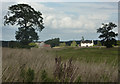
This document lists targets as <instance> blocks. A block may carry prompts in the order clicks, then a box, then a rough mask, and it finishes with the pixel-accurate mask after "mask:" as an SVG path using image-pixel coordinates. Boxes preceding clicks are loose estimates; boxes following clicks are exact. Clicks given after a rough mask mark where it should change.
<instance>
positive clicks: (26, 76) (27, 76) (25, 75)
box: [20, 68, 35, 82]
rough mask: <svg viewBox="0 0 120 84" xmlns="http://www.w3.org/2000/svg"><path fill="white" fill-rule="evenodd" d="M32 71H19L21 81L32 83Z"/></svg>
mask: <svg viewBox="0 0 120 84" xmlns="http://www.w3.org/2000/svg"><path fill="white" fill-rule="evenodd" d="M34 74H35V73H34V70H32V69H31V68H29V69H27V70H25V69H24V68H22V69H21V73H20V77H21V78H22V79H23V82H32V81H33V80H34Z"/></svg>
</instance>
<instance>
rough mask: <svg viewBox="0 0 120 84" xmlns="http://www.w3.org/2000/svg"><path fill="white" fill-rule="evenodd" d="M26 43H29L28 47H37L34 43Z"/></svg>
mask: <svg viewBox="0 0 120 84" xmlns="http://www.w3.org/2000/svg"><path fill="white" fill-rule="evenodd" d="M28 45H29V46H30V47H36V48H38V46H37V44H35V43H29V44H28Z"/></svg>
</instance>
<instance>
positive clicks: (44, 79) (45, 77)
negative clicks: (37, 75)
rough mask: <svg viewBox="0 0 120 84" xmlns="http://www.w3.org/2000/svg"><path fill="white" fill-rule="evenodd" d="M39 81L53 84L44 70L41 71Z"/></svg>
mask: <svg viewBox="0 0 120 84" xmlns="http://www.w3.org/2000/svg"><path fill="white" fill-rule="evenodd" d="M41 80H42V82H53V79H51V78H49V77H48V74H47V72H46V71H45V70H42V71H41Z"/></svg>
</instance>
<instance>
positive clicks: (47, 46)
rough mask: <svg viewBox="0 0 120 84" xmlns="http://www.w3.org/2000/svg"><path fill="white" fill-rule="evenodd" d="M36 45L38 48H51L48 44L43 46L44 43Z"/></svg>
mask: <svg viewBox="0 0 120 84" xmlns="http://www.w3.org/2000/svg"><path fill="white" fill-rule="evenodd" d="M36 44H37V45H38V47H39V48H45V47H46V48H51V46H50V45H49V44H45V43H44V42H39V43H36Z"/></svg>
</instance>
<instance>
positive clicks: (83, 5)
mask: <svg viewBox="0 0 120 84" xmlns="http://www.w3.org/2000/svg"><path fill="white" fill-rule="evenodd" d="M53 1H55V0H53ZM87 1H88V0H86V2H72V1H71V0H70V1H69V2H67V0H66V2H62V0H58V2H57V1H56V2H47V0H46V2H27V1H26V2H25V0H24V2H23V1H20V0H19V1H17V0H16V2H9V1H8V2H7V1H6V0H5V1H4V2H2V17H0V18H2V23H1V25H2V36H0V38H1V39H0V40H15V32H16V31H17V28H18V26H11V25H8V26H4V25H3V22H4V19H3V17H4V16H5V14H6V13H7V11H8V7H9V6H11V5H14V4H18V3H27V4H29V5H31V6H32V7H33V8H34V9H35V10H37V11H40V12H41V13H42V14H43V16H42V17H43V20H44V26H45V28H44V29H43V30H42V31H41V32H39V33H38V35H39V37H40V41H45V40H48V39H52V38H60V40H61V41H68V40H81V38H82V36H83V37H84V39H85V40H99V38H98V36H99V34H98V33H96V32H97V29H98V28H99V27H101V24H102V23H108V22H113V23H115V24H117V25H118V3H117V0H116V1H115V0H114V2H113V0H109V1H110V2H108V0H104V1H105V2H97V1H98V0H93V2H87ZM95 1H96V2H95ZM101 1H102V0H101ZM114 31H115V32H116V33H117V32H118V28H115V29H114Z"/></svg>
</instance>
